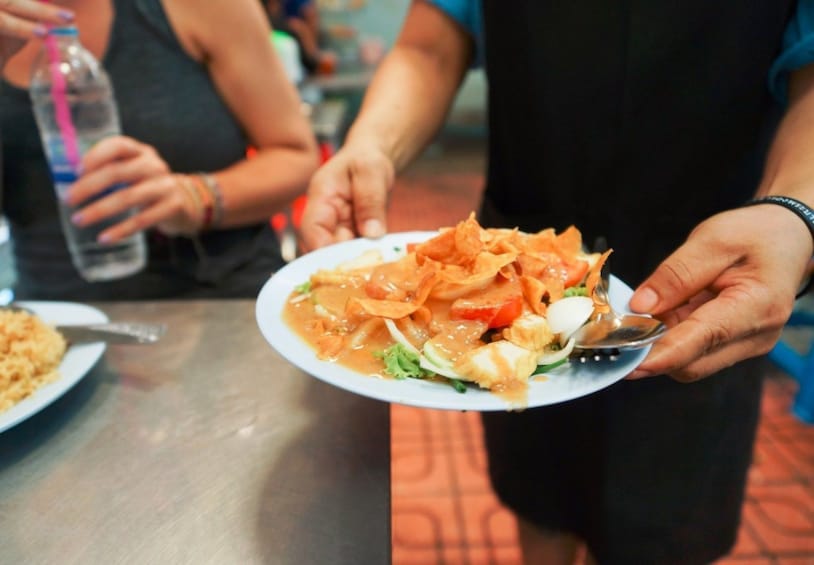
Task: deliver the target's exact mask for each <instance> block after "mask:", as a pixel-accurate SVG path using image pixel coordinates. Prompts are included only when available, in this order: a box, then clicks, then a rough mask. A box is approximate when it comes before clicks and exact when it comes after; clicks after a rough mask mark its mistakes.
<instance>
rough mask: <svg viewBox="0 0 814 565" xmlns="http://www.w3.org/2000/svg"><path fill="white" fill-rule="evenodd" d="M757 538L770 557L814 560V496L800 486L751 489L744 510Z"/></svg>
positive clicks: (756, 487)
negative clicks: (796, 555) (804, 557)
mask: <svg viewBox="0 0 814 565" xmlns="http://www.w3.org/2000/svg"><path fill="white" fill-rule="evenodd" d="M743 515H744V519H745V520H746V521H748V523H749V525H750V527H751V529H752V531H753V533H754V536H755V538H756V539H757V540H758V541H759V543H760V545H761V546H762V547H763V548H764V549H765V550H766V551H767V552H769V553H772V554H777V555H785V554H789V553H796V554H799V553H801V552H803V553H804V555H805V556H814V492H812V489H811V487H808V488H807V487H805V486H803V485H799V484H789V485H751V484H750V485H749V487H748V490H747V499H746V503H745V504H744V508H743Z"/></svg>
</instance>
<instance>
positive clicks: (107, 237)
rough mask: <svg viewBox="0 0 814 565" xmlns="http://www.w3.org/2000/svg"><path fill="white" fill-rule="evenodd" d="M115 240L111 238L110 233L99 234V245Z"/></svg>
mask: <svg viewBox="0 0 814 565" xmlns="http://www.w3.org/2000/svg"><path fill="white" fill-rule="evenodd" d="M112 240H113V238H112V237H111V236H110V234H109V233H106V232H105V233H101V234H99V243H110V242H111V241H112Z"/></svg>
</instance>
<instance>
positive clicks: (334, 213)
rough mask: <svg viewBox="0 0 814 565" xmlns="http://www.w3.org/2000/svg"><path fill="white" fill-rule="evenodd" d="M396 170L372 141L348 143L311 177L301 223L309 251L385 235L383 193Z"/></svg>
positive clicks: (389, 184) (304, 243) (305, 246)
mask: <svg viewBox="0 0 814 565" xmlns="http://www.w3.org/2000/svg"><path fill="white" fill-rule="evenodd" d="M394 178H395V169H394V167H393V163H392V162H391V160H390V159H389V158H388V157H387V156H386V155H385V154H384V153H383V152H382V151H381V150H380V149H378V148H377V147H376V146H374V145H359V144H356V145H346V146H345V147H343V148H342V149H341V150H340V151H339V152H338V153H337V154H336V155H334V156H333V157H332V158H331V159H330V160H329V161H328V162H327V163H326V164H325V165H324V166H323V167H322V168H321V169H320V170H319V171H317V173H316V174H315V175H314V178H313V179H312V180H311V184H310V186H309V187H308V201H307V204H306V206H305V212H304V214H303V218H302V225H301V227H300V236H301V243H302V246H303V249H304V250H305V251H311V250H313V249H316V248H318V247H323V246H325V245H329V244H331V243H336V242H339V241H346V240H348V239H353V238H354V237H357V236H360V235H361V236H365V237H381V236H382V235H384V234H385V232H386V230H387V226H386V224H385V218H386V209H387V196H388V193H389V191H390V189H391V188H392V186H393V180H394Z"/></svg>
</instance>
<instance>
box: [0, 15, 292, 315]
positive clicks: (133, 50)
mask: <svg viewBox="0 0 814 565" xmlns="http://www.w3.org/2000/svg"><path fill="white" fill-rule="evenodd" d="M113 6H114V11H115V15H114V17H113V22H112V29H111V33H110V39H109V43H108V47H107V51H106V53H105V54H104V57H103V59H102V63H103V65H104V67H105V69H106V70H107V71H108V73H109V74H110V77H111V80H112V82H113V87H114V90H115V94H116V100H117V102H118V105H119V112H120V115H121V122H122V130H123V133H124V134H125V135H128V136H131V137H134V138H135V139H138V140H140V141H142V142H144V143H147V144H149V145H152V146H153V147H155V149H156V150H157V151H158V153H159V154H160V155H161V156H162V157H163V158H164V160H165V161H166V162H167V163H168V164H169V166H170V168H171V169H172V170H173V171H174V172H180V173H187V172H195V171H216V170H219V169H223V168H225V167H227V166H229V165H231V164H233V163H235V162H237V161H239V160H241V159H242V158H243V157H244V155H245V152H246V148H247V140H246V137H245V135H244V132H243V130H242V129H241V127H240V124H239V123H238V122H237V120H236V118H235V117H234V116H233V115H232V113H231V112H230V110H229V109H228V107H227V106H226V105H225V103H224V102H223V101H222V100H221V98H220V96H219V95H218V93H217V91H216V89H215V86H214V84H213V83H212V81H211V79H210V77H209V75H208V73H207V69H206V67H205V66H203V65H202V64H200V63H198V62H196V61H195V60H193V59H192V58H191V57H190V56H189V55H188V54H187V53H186V52H185V51H184V50H183V48H182V47H181V45H180V43H179V42H178V39H177V37H176V35H175V33H174V31H173V29H172V27H171V25H170V23H169V21H168V19H167V16H166V14H165V12H164V9H163V7H162V5H161V1H160V0H113ZM80 34H81V30H80ZM80 38H81V36H80ZM0 132H2V157H3V158H2V164H3V176H2V185H0V189H2V195H3V198H2V200H0V203H2V206H3V213H4V214H5V215H6V216H7V217H8V219H9V221H10V225H11V233H12V240H13V243H14V257H15V262H16V265H17V274H18V284H17V288H16V293H17V296H18V297H19V298H28V299H52V300H53V299H68V300H108V299H111V300H112V299H117V300H122V299H151V298H152V299H154V298H196V297H207V296H211V297H253V296H256V294H257V292H258V291H259V289H260V287H261V286H262V285H263V283H264V282H265V281H266V280H267V279H268V277H269V275H270V274H271V273H272V272H273V271H274V270H276V269H277V268H279V267H280V266H281V265H282V262H283V261H282V259H281V257H280V254H279V246H278V243H277V240H276V238H275V236H274V233H273V231H272V230H271V229H270V226H269V225H268V223H267V222H264V223H262V224H258V225H256V226H250V227H244V228H239V229H232V230H218V231H213V232H209V233H206V234H203V235H201V236H200V237H199V241H198V242H193V241H191V240H190V239H188V238H182V237H179V238H168V237H164V236H162V235H161V234H158V233H154V232H150V233H148V241H149V246H150V261H149V264H148V267H147V269H146V270H145V271H144V272H142V273H140V274H138V275H135V276H133V277H130V278H127V279H122V280H120V281H111V282H105V283H93V284H89V283H86V282H84V281H83V280H82V279H81V278H79V276H78V274H77V273H76V271H75V269H74V268H73V266H72V264H71V262H70V257H69V255H68V250H67V247H66V244H65V241H64V238H63V237H62V233H61V230H60V225H59V217H58V213H57V209H56V200H55V196H54V191H53V187H52V182H51V178H50V174H49V171H48V167H47V164H46V162H45V157H44V155H43V152H42V148H41V145H40V139H39V134H38V132H37V128H36V124H35V122H34V116H33V114H32V111H31V104H30V102H29V99H28V93H27V92H26V91H24V90H21V89H19V88H16V87H14V86H13V85H11V84H9V83H7V82H5V81H4V82H3V83H2V88H0ZM198 243H200V244H198Z"/></svg>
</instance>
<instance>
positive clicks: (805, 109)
mask: <svg viewBox="0 0 814 565" xmlns="http://www.w3.org/2000/svg"><path fill="white" fill-rule="evenodd" d="M757 195H758V196H768V195H781V196H789V197H791V198H795V199H797V200H800V201H802V202H805V203H806V204H808V205H809V206H810V207H814V65H809V66H808V67H806V68H804V69H801V70H799V71H797V72H795V73H793V74H792V76H791V80H790V82H789V107H788V110H787V112H786V115H785V117H784V118H783V121H782V122H781V124H780V127H779V128H778V131H777V133H776V135H775V139H774V141H773V143H772V146H771V149H770V151H769V155H768V158H767V161H766V168H765V173H764V177H763V181H762V183H761V185H760V187H759V189H758V192H757Z"/></svg>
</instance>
